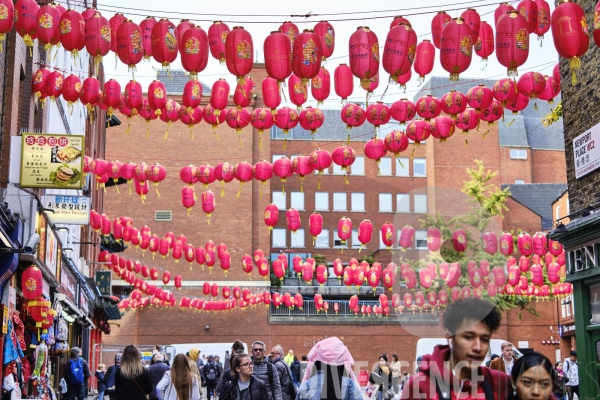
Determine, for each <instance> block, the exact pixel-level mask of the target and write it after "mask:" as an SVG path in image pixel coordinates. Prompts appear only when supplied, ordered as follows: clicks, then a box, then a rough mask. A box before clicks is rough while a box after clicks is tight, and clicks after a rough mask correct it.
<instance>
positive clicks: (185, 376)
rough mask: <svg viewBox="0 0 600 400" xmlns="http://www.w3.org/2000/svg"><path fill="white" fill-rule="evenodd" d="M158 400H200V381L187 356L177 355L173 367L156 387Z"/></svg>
mask: <svg viewBox="0 0 600 400" xmlns="http://www.w3.org/2000/svg"><path fill="white" fill-rule="evenodd" d="M156 397H158V400H163V399H165V400H200V381H199V378H198V377H197V375H196V374H194V373H193V372H192V370H191V369H190V363H189V361H188V359H187V357H186V356H184V355H183V354H177V356H176V357H175V360H173V367H172V368H171V370H170V371H165V374H164V375H163V377H162V379H161V380H160V382H158V385H156Z"/></svg>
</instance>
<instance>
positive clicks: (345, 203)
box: [332, 192, 348, 212]
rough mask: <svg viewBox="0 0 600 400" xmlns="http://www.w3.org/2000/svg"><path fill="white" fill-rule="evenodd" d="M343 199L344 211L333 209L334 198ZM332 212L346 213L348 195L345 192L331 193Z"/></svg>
mask: <svg viewBox="0 0 600 400" xmlns="http://www.w3.org/2000/svg"><path fill="white" fill-rule="evenodd" d="M341 196H343V197H344V209H341V208H336V207H335V198H336V197H341ZM332 210H333V211H338V212H348V193H346V192H333V209H332Z"/></svg>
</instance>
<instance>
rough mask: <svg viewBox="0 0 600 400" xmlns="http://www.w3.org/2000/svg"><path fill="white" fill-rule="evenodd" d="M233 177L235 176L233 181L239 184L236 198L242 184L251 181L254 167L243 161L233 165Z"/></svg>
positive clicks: (240, 192) (240, 191)
mask: <svg viewBox="0 0 600 400" xmlns="http://www.w3.org/2000/svg"><path fill="white" fill-rule="evenodd" d="M233 175H234V176H235V179H237V180H238V181H239V182H240V189H239V190H238V192H237V194H236V197H240V195H241V194H242V188H243V187H244V183H246V182H250V181H251V180H252V176H253V175H254V167H253V166H252V164H250V163H247V162H245V161H243V162H239V163H237V164H235V167H234V168H233Z"/></svg>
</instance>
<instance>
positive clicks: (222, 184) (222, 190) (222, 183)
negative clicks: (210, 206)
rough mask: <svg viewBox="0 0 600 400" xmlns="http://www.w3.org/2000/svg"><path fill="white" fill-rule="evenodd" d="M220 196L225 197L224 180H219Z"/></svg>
mask: <svg viewBox="0 0 600 400" xmlns="http://www.w3.org/2000/svg"><path fill="white" fill-rule="evenodd" d="M221 197H225V182H223V181H221Z"/></svg>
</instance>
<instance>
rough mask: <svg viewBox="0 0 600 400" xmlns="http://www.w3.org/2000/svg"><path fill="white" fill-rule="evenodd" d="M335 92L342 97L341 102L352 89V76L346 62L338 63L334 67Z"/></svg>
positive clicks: (348, 95)
mask: <svg viewBox="0 0 600 400" xmlns="http://www.w3.org/2000/svg"><path fill="white" fill-rule="evenodd" d="M333 75H334V76H333V78H334V79H333V82H334V88H335V94H337V95H338V96H339V97H341V98H342V102H343V101H344V100H347V99H348V97H350V96H351V95H352V92H353V91H354V78H353V76H352V70H351V69H350V67H349V66H348V65H347V64H340V65H338V66H337V67H336V68H335V71H334V74H333Z"/></svg>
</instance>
